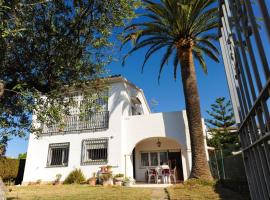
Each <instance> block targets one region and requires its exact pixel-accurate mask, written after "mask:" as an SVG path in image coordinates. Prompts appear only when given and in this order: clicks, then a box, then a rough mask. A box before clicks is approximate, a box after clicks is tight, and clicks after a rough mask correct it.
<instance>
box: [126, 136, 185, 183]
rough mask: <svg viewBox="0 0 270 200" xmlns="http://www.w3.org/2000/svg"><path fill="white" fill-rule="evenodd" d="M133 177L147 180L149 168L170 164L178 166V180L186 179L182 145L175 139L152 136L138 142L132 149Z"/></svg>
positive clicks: (143, 180) (142, 180)
mask: <svg viewBox="0 0 270 200" xmlns="http://www.w3.org/2000/svg"><path fill="white" fill-rule="evenodd" d="M130 159H131V162H132V164H133V178H134V179H136V181H139V182H145V181H146V180H147V179H146V178H147V177H146V170H147V168H156V167H159V166H162V165H164V164H165V165H169V167H170V169H174V168H176V179H177V181H182V180H184V177H183V166H182V155H181V146H180V144H179V143H178V142H177V141H176V140H175V139H170V138H167V137H151V138H147V139H144V140H142V141H140V142H139V143H137V144H136V146H135V147H134V149H133V151H132V156H131V158H130Z"/></svg>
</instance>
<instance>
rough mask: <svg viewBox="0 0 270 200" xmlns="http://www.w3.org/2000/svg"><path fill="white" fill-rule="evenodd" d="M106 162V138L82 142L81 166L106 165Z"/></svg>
mask: <svg viewBox="0 0 270 200" xmlns="http://www.w3.org/2000/svg"><path fill="white" fill-rule="evenodd" d="M107 162H108V138H98V139H88V140H83V141H82V164H106V163H107Z"/></svg>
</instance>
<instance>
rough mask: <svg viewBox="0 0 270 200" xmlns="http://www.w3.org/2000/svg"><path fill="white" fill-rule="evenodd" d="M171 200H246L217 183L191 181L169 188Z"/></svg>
mask: <svg viewBox="0 0 270 200" xmlns="http://www.w3.org/2000/svg"><path fill="white" fill-rule="evenodd" d="M167 193H168V194H169V196H170V200H208V199H209V200H210V199H211V200H246V199H248V197H243V196H241V195H240V194H238V193H235V192H233V191H231V190H229V189H226V188H224V187H222V186H221V185H220V184H217V183H216V182H206V181H202V180H189V181H186V182H185V183H184V184H179V185H175V186H171V187H169V188H167Z"/></svg>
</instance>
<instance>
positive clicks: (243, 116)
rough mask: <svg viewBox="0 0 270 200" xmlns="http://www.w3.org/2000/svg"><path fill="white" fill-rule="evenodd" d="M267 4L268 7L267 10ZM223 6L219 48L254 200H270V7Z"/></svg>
mask: <svg viewBox="0 0 270 200" xmlns="http://www.w3.org/2000/svg"><path fill="white" fill-rule="evenodd" d="M266 1H267V4H266ZM266 1H265V0H220V3H219V6H220V24H221V26H220V29H219V33H220V39H219V40H220V44H221V50H222V56H223V61H224V65H225V71H226V76H227V80H228V86H229V90H230V95H231V100H232V103H233V108H234V113H235V117H236V121H237V122H238V123H239V136H240V139H241V146H242V152H243V159H244V164H245V169H246V173H247V178H248V183H249V189H250V195H251V198H252V199H260V200H261V199H265V200H269V199H270V115H269V106H270V99H269V94H270V70H269V63H270V18H269V10H270V1H269V0H266Z"/></svg>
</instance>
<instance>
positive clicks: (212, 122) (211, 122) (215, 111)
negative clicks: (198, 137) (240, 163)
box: [205, 97, 239, 151]
mask: <svg viewBox="0 0 270 200" xmlns="http://www.w3.org/2000/svg"><path fill="white" fill-rule="evenodd" d="M207 113H208V114H209V116H210V117H211V119H206V120H205V121H206V123H207V126H208V129H209V134H210V137H208V139H207V143H208V145H209V146H212V147H215V148H217V149H219V148H224V149H228V150H229V151H232V150H239V139H238V136H237V133H236V132H233V131H234V129H235V127H234V125H235V120H234V114H233V109H232V105H231V102H230V101H226V98H225V97H220V98H217V99H216V101H215V103H214V104H212V105H211V110H210V111H207Z"/></svg>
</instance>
